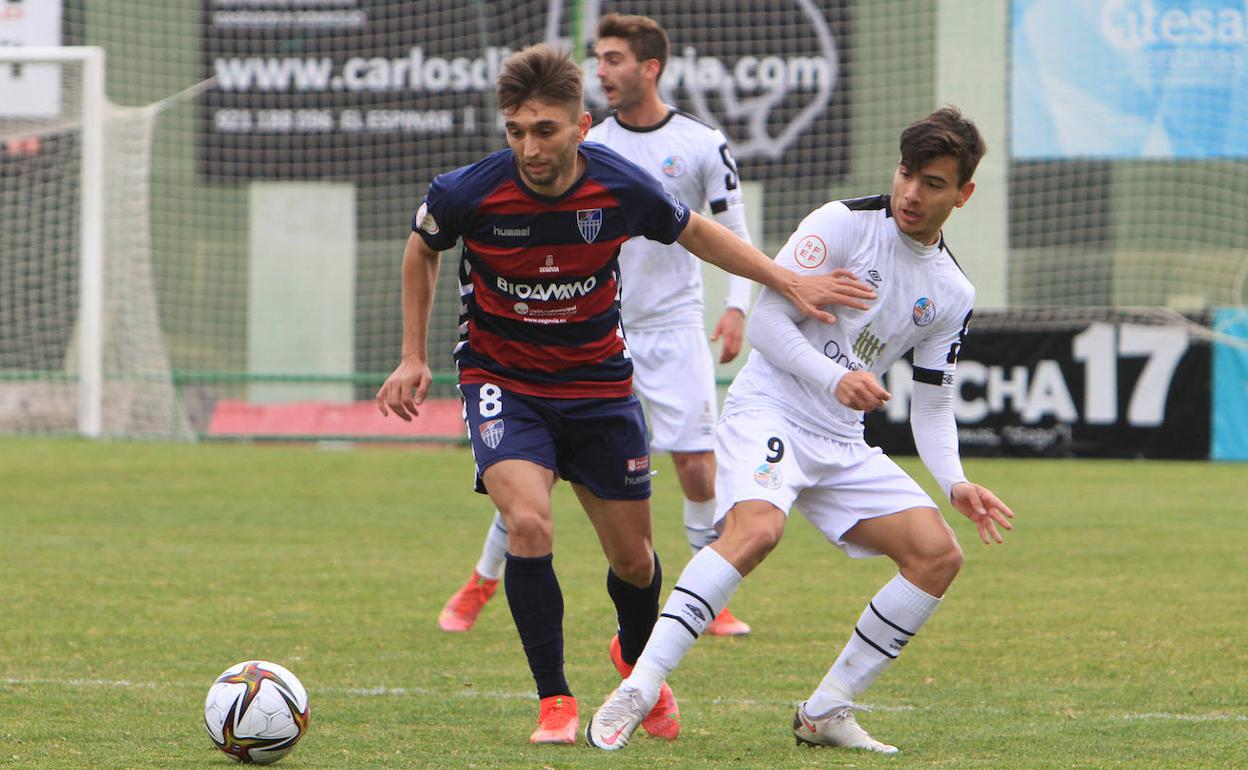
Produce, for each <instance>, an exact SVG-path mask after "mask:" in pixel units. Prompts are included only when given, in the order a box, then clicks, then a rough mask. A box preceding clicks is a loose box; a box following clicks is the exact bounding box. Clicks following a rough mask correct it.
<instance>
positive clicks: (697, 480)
mask: <svg viewBox="0 0 1248 770" xmlns="http://www.w3.org/2000/svg"><path fill="white" fill-rule="evenodd" d="M672 462H673V464H674V465H675V466H676V476H677V478H679V479H680V488H681V491H683V492H684V493H685V497H687V498H689V499H690V500H692V501H694V502H695V503H700V502H703V501H705V500H710V499H712V498H714V497H715V454H714V453H713V452H673V453H672Z"/></svg>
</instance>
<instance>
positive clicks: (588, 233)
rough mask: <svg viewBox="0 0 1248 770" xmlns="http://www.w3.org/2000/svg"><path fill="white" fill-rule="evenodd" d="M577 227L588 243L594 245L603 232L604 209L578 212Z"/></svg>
mask: <svg viewBox="0 0 1248 770" xmlns="http://www.w3.org/2000/svg"><path fill="white" fill-rule="evenodd" d="M576 227H577V229H578V230H580V231H581V237H582V238H584V239H585V242H586V243H593V242H594V239H595V238H597V237H598V233H599V231H601V230H602V209H580V210H578V211H577V212H576Z"/></svg>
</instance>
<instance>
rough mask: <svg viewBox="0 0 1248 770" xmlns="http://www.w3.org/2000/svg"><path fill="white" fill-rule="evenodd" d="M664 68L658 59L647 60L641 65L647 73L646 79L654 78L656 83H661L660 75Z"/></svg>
mask: <svg viewBox="0 0 1248 770" xmlns="http://www.w3.org/2000/svg"><path fill="white" fill-rule="evenodd" d="M662 67H663V65H661V64H659V60H658V59H646V60H645V61H644V62H642V64H641V69H642V71H643V72H644V73H645V75H646V77H648V78H654V82H655V83H658V82H659V74H660V70H661V69H662Z"/></svg>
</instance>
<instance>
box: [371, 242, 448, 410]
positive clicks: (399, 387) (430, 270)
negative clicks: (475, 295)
mask: <svg viewBox="0 0 1248 770" xmlns="http://www.w3.org/2000/svg"><path fill="white" fill-rule="evenodd" d="M439 256H440V255H439V253H438V252H436V251H434V250H433V249H432V248H430V247H429V245H428V244H426V243H425V241H424V239H423V238H421V237H420V235H418V234H417V233H415V232H413V233H412V234H411V235H410V236H409V237H408V239H407V246H406V248H404V249H403V359H402V360H401V361H400V362H399V365H398V366H397V367H395V369H394V371H393V372H392V373H391V374H390V376H389V377H387V378H386V381H385V382H384V383H383V384H382V386H381V388H380V389H379V390H378V391H377V408H378V409H380V410H381V413H382V414H383V415H387V416H388V415H389V414H390V412H394V414H395V416H396V417H399V418H400V419H402V420H404V421H406V422H411V420H412V417H413V416H415V415H416V414H418V411H417V407H418V406H419V405H420V404H422V403H424V401H425V394H427V393H428V392H429V383H430V381H431V380H432V378H433V375H432V374H431V373H430V371H429V351H428V347H429V315H430V313H432V312H433V293H434V288H435V287H436V286H437V284H438V258H439Z"/></svg>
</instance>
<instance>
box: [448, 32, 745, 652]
mask: <svg viewBox="0 0 1248 770" xmlns="http://www.w3.org/2000/svg"><path fill="white" fill-rule="evenodd" d="M669 47H670V46H669V42H668V38H667V34H666V33H665V32H664V31H663V28H662V27H661V26H660V25H659V24H658V22H656V21H655V20H654V19H651V18H649V17H646V16H623V15H620V14H608V15H606V16H604V17H602V19H601V20H600V22H599V24H598V37H597V42H596V43H595V46H594V52H595V54H596V56H597V59H598V67H597V72H596V74H597V77H598V80H599V82H600V83H601V85H602V88H603V91H604V92H605V94H606V97H607V103H608V105H609V106H610V107H611V108H612V109H613V110H614V112H613V114H612V115H610V116H609V117H607V118H606V119H605V120H603V121H602V122H601V123H599V124H598V125H597V126H594V127H593V128H592V129H590V131H589V135H588V137H587V141H591V142H601V143H602V144H605V145H607V146H608V147H610V148H611V149H613V150H615V151H616V152H618V153H620V154H621V155H623V156H624V157H626V158H628V159H629V160H631V161H633V162H634V163H636V164H638V165H639V166H641V167H643V168H645V169H646V170H647V171H649V172H650V173H651V174H653V175H654V176H655V178H657V179H658V180H659V182H660V183H661V184H662V185H663V187H664V188H665V189H666V190H667V191H668V192H670V193H672V194H673V195H675V196H676V197H677V199H679V200H680V201H682V202H684V203H685V204H686V205H688V206H691V207H692V208H693V209H695V210H698V209H703V208H709V209H710V211H711V214H712V216H713V217H714V218H715V219H717V220H718V221H719V222H720V223H721V224H724V225H726V226H727V227H728V228H729V229H730V230H732V231H733V232H734V233H736V234H737V235H738V236H739V237H741V238H742V239H743V240H745V241H746V242H747V243H749V242H751V241H750V235H749V231H748V230H747V229H746V224H745V206H744V204H743V202H742V199H741V189H740V181H739V179H738V176H737V167H736V163H735V162H734V161H733V158H732V154H731V152H730V151H729V149H728V141H727V139H726V138H725V137H724V135H723V133H722V132H720V131H719V129H716V128H712V127H710V126H707V125H705V124H704V123H701V122H700V121H698V120H697V119H695V118H692V117H690V116H689V115H686V114H684V113H682V112H679V111H678V110H675V109H673V108H672V107H670V106H668V105H667V104H664V103H663V100H662V99H661V98H660V97H659V91H658V82H659V78H660V77H661V76H662V73H663V67H664V65H665V63H666V62H667V57H668V50H669ZM619 258H620V271H621V274H622V280H621V284H622V297H621V313H622V315H623V318H624V328H625V331H626V333H627V335H628V348H629V351H630V353H631V354H632V359H633V385H634V388H635V390H636V391H637V394H638V395H639V396H641V399H642V401H643V402H645V405H646V407H647V408H646V417H647V421H648V422H649V425H650V432H651V437H650V448H651V450H652V451H653V450H657V451H665V452H670V453H671V455H672V462H673V464H674V465H675V467H676V477H677V478H678V479H679V480H680V486H681V489H682V491H683V492H684V497H685V501H684V522H685V533H686V536H687V537H688V540H689V546H690V548H691V549H692V551H693V553H694V554H696V553H697V552H698V551H700V550H701V549H702V548H703V547H705V546H706V545H708V544H710V543H712V542H714V540H715V538H716V537H718V535H717V533H716V531H715V528H714V524H713V521H714V517H715V455H714V451H713V450H714V429H715V420H716V416H717V408H716V401H717V397H716V390H715V366H714V364H713V363H712V360H711V350H710V347H709V346H708V345H707V340H706V337H705V332H704V329H705V326H704V322H703V317H702V312H703V311H702V272H701V264H700V262H699V260H698V259H697V258H696V257H694V256H693V255H692V254H690V253H689V252H688V251H687V250H686V249H685V248H684V247H682V246H681V245H680V244H672V245H667V244H661V243H658V242H657V241H650V240H646V239H644V238H634V239H633V240H631V241H629V242H627V243H625V244H624V246H623V247H622V248H621V250H620V257H619ZM728 281H729V284H728V286H729V289H728V297H727V301H726V302H725V308H724V312H723V315H722V316H721V317H720V319H719V321H718V323H717V324H716V326H715V330H714V332H713V333H712V335H711V339H712V341H714V340H722V343H721V344H722V348H721V352H720V357H719V360H720V363H727V362H729V361H731V360H733V359H734V358H736V356H737V354H738V353H739V352H740V351H741V342H742V337H743V334H744V330H745V311H746V308H747V307H748V306H749V303H750V299H751V297H750V294H751V283H750V281H748V280H746V279H744V278H741V277H740V276H736V275H732V274H729V278H728ZM506 551H507V529H506V527H505V526H504V525H503V523H502V519H501V517H500V516H499V515H498V514H497V512H496V513H495V515H494V520H493V522H491V524H490V529H489V532H488V534H487V535H486V540H485V543H484V545H483V547H482V552H481V558H480V560H479V561H478V562H477V566H476V567H475V568H474V570H473V573H472V576H471V577H470V578H469V579H468V581H467V582H466V583H465V584H464V585H463V586H461V587H460V589H459V590H458V591H456V592H455V594H454V595H453V596H451V598H450V599H449V600H447V602H446V605H445V606H444V607H443V608H442V611H441V612H440V613H439V615H438V624H439V626H440V627H441V628H442V629H443V630H444V631H467V630H469V629H470V628H472V625H473V624H474V623H475V622H476V619H477V616H478V615H479V614H480V612H481V609H482V608H483V607H484V606H485V603H486V602H487V601H489V599H490V597H491V596H492V595H493V593H494V591H495V590H497V587H498V577H499V575H500V574H501V573H502V565H503V559H504V555H505V553H506ZM749 632H750V627H749V625H747V624H746V623H745V622H744V621H741V620H739V619H738V618H736V617H735V616H734V615H733V614H732V612H731V611H730V610H729V609H728V608H726V607H725V608H724V610H723V611H722V612H720V613H719V614H718V615H717V616H716V618H715V620H714V621H713V622H712V623H711V624H710V625H709V626H707V628H706V633H708V634H711V635H715V636H740V635H744V634H748V633H749ZM638 652H640V650H637V651H634V654H636V653H638Z"/></svg>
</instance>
